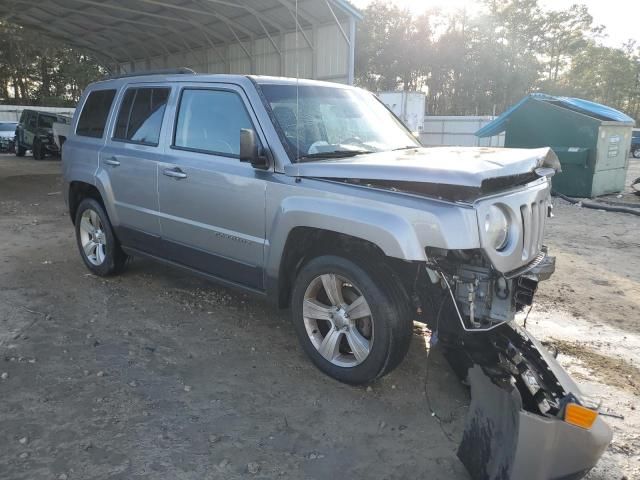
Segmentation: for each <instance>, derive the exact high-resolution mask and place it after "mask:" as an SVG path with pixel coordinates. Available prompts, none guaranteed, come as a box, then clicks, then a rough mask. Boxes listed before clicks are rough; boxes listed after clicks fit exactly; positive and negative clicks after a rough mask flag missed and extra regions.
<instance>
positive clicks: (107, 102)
mask: <svg viewBox="0 0 640 480" xmlns="http://www.w3.org/2000/svg"><path fill="white" fill-rule="evenodd" d="M115 95H116V91H115V90H94V91H93V92H91V93H90V94H89V96H88V97H87V100H86V101H85V102H84V107H83V108H82V113H80V119H79V120H78V126H77V127H76V135H80V136H82V137H93V138H102V136H103V135H104V130H105V127H106V124H107V117H108V116H109V111H110V110H111V104H112V103H113V98H114V97H115Z"/></svg>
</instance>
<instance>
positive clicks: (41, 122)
mask: <svg viewBox="0 0 640 480" xmlns="http://www.w3.org/2000/svg"><path fill="white" fill-rule="evenodd" d="M55 121H56V117H52V116H51V115H39V116H38V127H40V128H51V127H53V122H55Z"/></svg>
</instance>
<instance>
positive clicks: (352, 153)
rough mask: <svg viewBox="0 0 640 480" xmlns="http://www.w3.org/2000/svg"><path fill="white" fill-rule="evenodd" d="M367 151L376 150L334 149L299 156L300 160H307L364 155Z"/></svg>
mask: <svg viewBox="0 0 640 480" xmlns="http://www.w3.org/2000/svg"><path fill="white" fill-rule="evenodd" d="M367 153H375V152H374V151H372V150H334V151H332V152H317V153H308V154H307V155H302V156H301V157H298V160H307V159H314V158H348V157H355V156H356V155H364V154H367Z"/></svg>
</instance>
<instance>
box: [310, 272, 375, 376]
mask: <svg viewBox="0 0 640 480" xmlns="http://www.w3.org/2000/svg"><path fill="white" fill-rule="evenodd" d="M302 315H303V319H304V326H305V329H306V331H307V335H308V336H309V340H311V343H312V344H313V346H314V347H315V348H316V350H317V351H318V353H320V355H322V356H323V357H324V358H325V359H326V360H328V361H329V362H331V363H332V364H334V365H336V366H339V367H355V366H356V365H360V364H361V363H362V362H364V361H365V360H366V358H367V357H368V356H369V353H370V352H371V347H372V346H373V333H374V332H373V319H372V314H371V309H370V308H369V304H368V303H367V300H366V299H365V297H364V295H363V294H362V293H361V291H360V289H358V287H357V286H356V285H354V284H353V283H352V282H351V281H349V280H348V279H347V278H344V277H342V276H340V275H337V274H334V273H326V274H323V275H320V276H318V277H316V278H314V279H313V280H312V281H311V283H310V284H309V286H308V287H307V289H306V291H305V294H304V304H303V314H302Z"/></svg>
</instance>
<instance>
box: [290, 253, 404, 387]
mask: <svg viewBox="0 0 640 480" xmlns="http://www.w3.org/2000/svg"><path fill="white" fill-rule="evenodd" d="M371 263H373V262H368V263H365V262H359V263H355V262H353V261H351V260H347V259H346V258H343V257H338V256H334V255H325V256H320V257H317V258H315V259H313V260H311V261H310V262H309V263H307V264H306V265H305V266H304V267H303V268H302V269H301V271H300V272H299V274H298V277H297V279H296V282H295V287H294V289H293V292H292V297H291V301H292V315H293V322H294V328H295V330H296V334H297V336H298V339H299V340H300V343H301V345H302V348H303V349H304V350H305V352H306V353H307V355H309V357H310V358H311V360H312V361H313V363H314V364H315V365H316V366H317V367H318V368H319V369H320V370H322V371H323V372H324V373H326V374H327V375H329V376H331V377H333V378H335V379H336V380H339V381H341V382H345V383H350V384H363V383H368V382H371V381H373V380H375V379H376V378H379V377H381V376H383V375H385V374H386V373H388V372H390V371H391V370H393V369H394V368H395V367H396V366H397V365H398V364H399V363H400V362H401V361H402V359H403V358H404V357H405V355H406V353H407V351H408V349H409V344H410V341H411V336H412V328H413V327H412V326H413V322H412V319H411V314H410V310H409V308H408V305H409V302H408V299H407V297H406V295H405V294H404V291H403V289H402V288H401V286H400V283H399V280H398V279H396V277H395V276H394V275H393V273H392V272H390V271H388V270H387V269H385V268H384V267H383V266H381V265H371ZM364 265H367V267H364Z"/></svg>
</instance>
